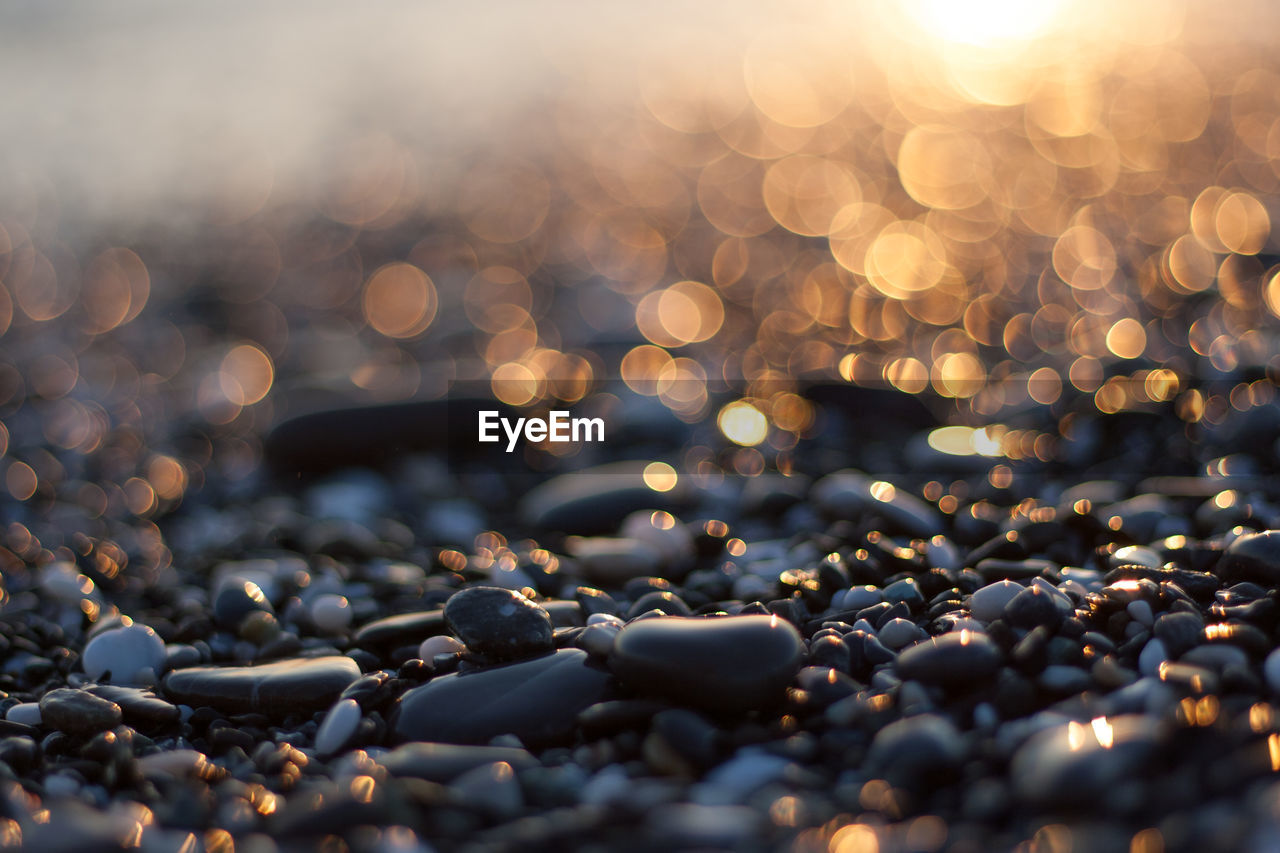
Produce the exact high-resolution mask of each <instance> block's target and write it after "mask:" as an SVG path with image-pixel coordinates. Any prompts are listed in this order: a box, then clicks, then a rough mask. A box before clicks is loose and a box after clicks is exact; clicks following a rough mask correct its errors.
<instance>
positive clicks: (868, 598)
mask: <svg viewBox="0 0 1280 853" xmlns="http://www.w3.org/2000/svg"><path fill="white" fill-rule="evenodd" d="M881 601H884V593H883V592H882V591H881V590H880V587H878V586H871V585H864V586H855V587H851V588H850V589H847V590H845V591H844V593H843V595H842V596H841V598H840V601H839V604H837V603H836V602H835V600H833V601H832V606H833V607H838V608H840V609H842V610H862V609H863V608H866V607H870V606H871V605H873V604H879V603H880V602H881Z"/></svg>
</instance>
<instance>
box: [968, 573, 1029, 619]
mask: <svg viewBox="0 0 1280 853" xmlns="http://www.w3.org/2000/svg"><path fill="white" fill-rule="evenodd" d="M1023 589H1024V587H1023V586H1022V585H1021V584H1016V583H1014V582H1013V581H1009V580H1004V581H996V582H995V583H989V584H987V585H986V586H984V587H981V588H980V589H978V590H977V591H975V592H974V593H973V595H972V596H970V597H969V610H970V612H971V613H973V618H975V619H981V620H982V621H983V622H991V621H993V620H996V619H999V618H1000V617H1001V616H1002V615H1003V614H1004V607H1005V605H1006V604H1008V603H1009V602H1010V601H1012V600H1013V597H1014V596H1015V595H1017V594H1018V593H1020V592H1022V590H1023Z"/></svg>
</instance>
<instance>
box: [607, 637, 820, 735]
mask: <svg viewBox="0 0 1280 853" xmlns="http://www.w3.org/2000/svg"><path fill="white" fill-rule="evenodd" d="M804 651H805V648H804V641H803V640H802V639H801V638H800V634H799V633H798V632H797V631H796V629H795V628H794V627H792V626H791V625H790V624H789V623H788V622H786V621H785V620H782V619H778V618H777V617H772V616H731V617H721V618H709V619H680V618H659V619H646V620H642V621H639V622H633V623H631V624H629V625H627V627H625V628H623V629H622V631H620V632H619V634H618V636H617V638H616V640H615V641H614V646H613V653H612V654H611V655H610V658H609V665H610V667H611V668H612V669H613V671H614V672H615V673H616V674H617V676H618V679H619V681H621V682H622V684H623V685H624V686H626V687H627V688H629V689H631V690H634V691H636V692H638V693H641V694H644V695H652V696H658V697H661V698H665V699H667V700H669V701H672V702H675V703H677V704H682V705H689V706H692V707H696V708H702V709H704V710H708V711H728V712H744V711H750V710H756V709H764V708H767V707H769V706H771V705H773V704H775V703H777V702H778V701H779V700H780V699H781V698H782V694H783V691H784V690H785V689H786V687H787V685H788V684H789V683H790V682H791V679H792V678H793V677H794V676H795V674H796V672H797V671H798V670H799V668H800V664H801V662H802V660H803V656H804Z"/></svg>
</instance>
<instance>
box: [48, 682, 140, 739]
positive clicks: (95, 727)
mask: <svg viewBox="0 0 1280 853" xmlns="http://www.w3.org/2000/svg"><path fill="white" fill-rule="evenodd" d="M40 716H41V718H42V721H43V724H44V725H45V726H47V727H48V728H52V729H58V730H59V731H63V732H66V733H67V734H72V735H91V734H96V733H97V732H100V731H104V730H106V729H111V728H115V727H116V726H118V725H120V723H122V722H123V721H124V713H123V712H122V711H121V710H120V706H119V705H117V704H116V703H115V702H111V701H109V700H107V699H103V698H101V697H98V696H94V695H93V694H92V693H89V692H88V691H87V690H74V689H71V688H66V687H62V688H58V689H57V690H50V691H49V692H48V693H46V694H44V696H42V697H40Z"/></svg>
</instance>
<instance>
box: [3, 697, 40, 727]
mask: <svg viewBox="0 0 1280 853" xmlns="http://www.w3.org/2000/svg"><path fill="white" fill-rule="evenodd" d="M4 718H5V719H6V720H8V721H9V722H11V723H21V724H22V725H24V726H38V725H40V723H41V717H40V705H39V704H38V703H36V702H20V703H19V704H17V705H13V706H11V707H10V708H9V710H8V711H5V712H4Z"/></svg>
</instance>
